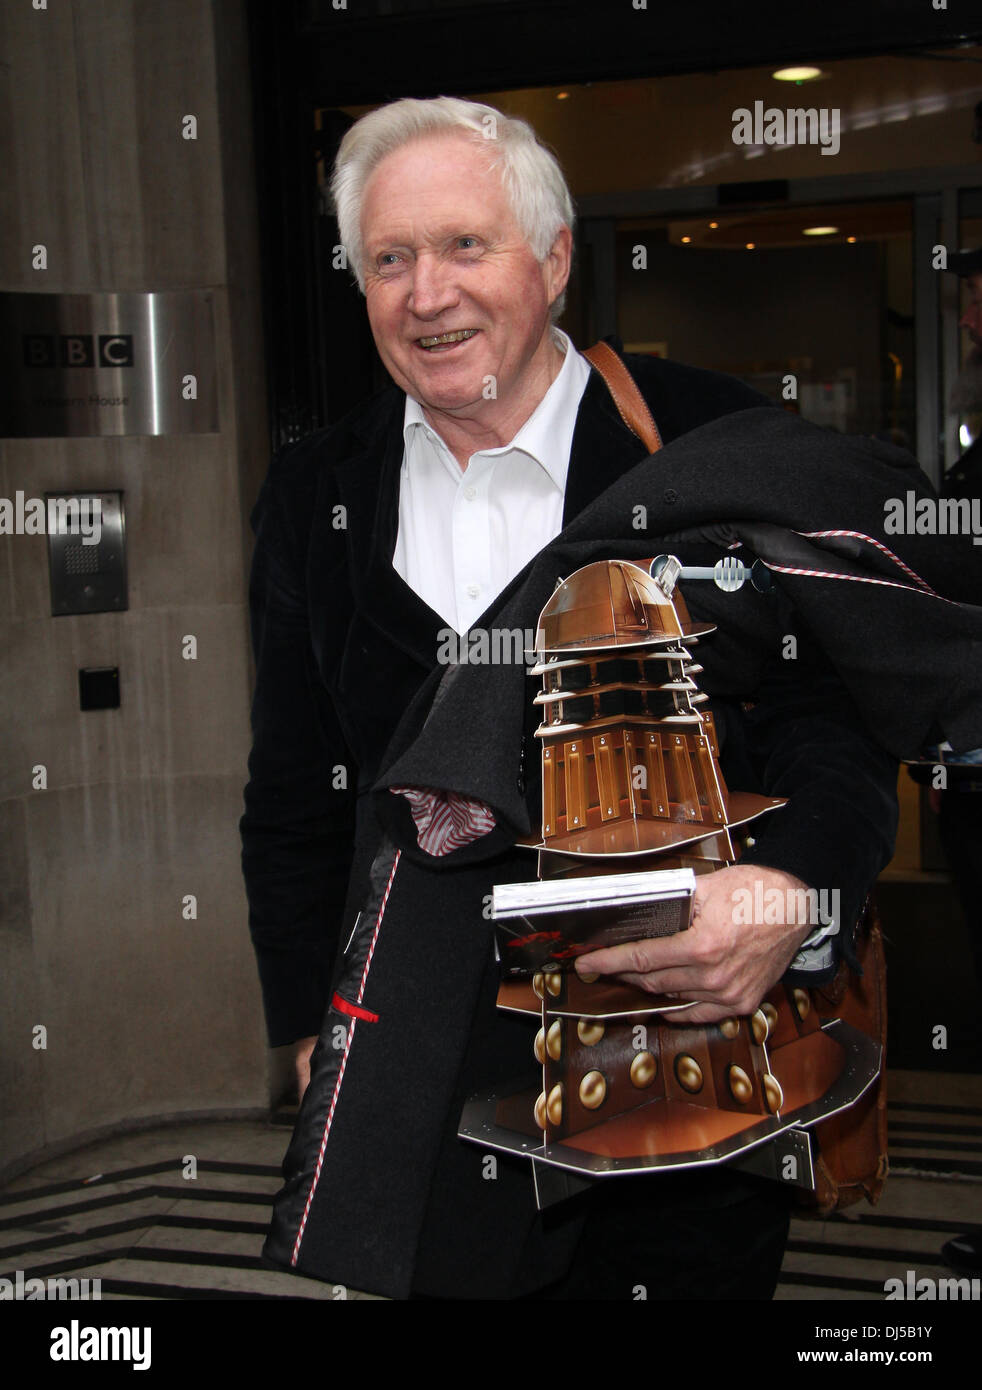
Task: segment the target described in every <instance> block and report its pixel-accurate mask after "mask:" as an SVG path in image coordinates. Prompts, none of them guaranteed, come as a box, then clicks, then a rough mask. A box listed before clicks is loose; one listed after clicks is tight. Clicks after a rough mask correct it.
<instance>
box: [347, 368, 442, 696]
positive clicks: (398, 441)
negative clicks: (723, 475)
mask: <svg viewBox="0 0 982 1390" xmlns="http://www.w3.org/2000/svg"><path fill="white" fill-rule="evenodd" d="M388 396H390V397H391V400H390V399H389V398H388V397H386V398H385V399H384V400H383V401H382V402H380V409H379V410H378V411H376V412H373V414H372V417H371V422H370V425H369V428H367V429H366V432H365V434H364V436H363V438H364V447H363V449H362V450H361V451H360V452H356V453H354V454H352V455H349V457H348V458H346V459H345V460H344V462H343V463H342V464H340V465H339V466H338V467H337V469H336V470H335V477H336V479H337V484H338V491H339V495H340V499H341V501H342V503H343V504H344V506H345V507H346V508H347V528H348V565H349V572H350V582H351V588H352V592H353V595H354V599H355V605H356V607H357V609H358V611H359V612H360V613H361V615H362V617H363V618H365V619H367V620H368V621H369V622H370V623H371V624H372V625H373V626H374V627H376V628H377V629H378V630H379V631H380V632H381V633H382V634H383V635H384V636H385V637H386V638H387V639H388V640H389V641H390V642H391V643H392V644H393V646H395V647H398V648H399V649H400V650H401V651H403V652H405V653H407V654H408V655H409V656H411V657H412V658H413V659H414V660H416V661H418V662H419V663H420V664H421V665H422V666H424V667H425V668H426V669H427V670H428V669H430V668H431V667H432V666H433V665H434V664H435V661H436V653H437V649H438V646H439V641H440V638H439V633H440V631H441V630H443V629H445V628H446V626H447V624H446V619H444V618H443V617H442V616H441V615H440V614H439V613H435V612H434V611H433V609H432V608H430V606H429V604H427V603H425V602H424V601H423V600H422V599H421V598H420V597H419V595H418V594H417V593H415V591H414V590H412V589H411V588H410V587H409V585H408V584H407V583H406V581H405V580H404V579H403V578H402V576H401V575H400V574H398V573H397V571H396V570H395V569H393V567H392V556H393V555H394V553H395V547H396V538H397V536H398V532H399V482H400V478H399V474H400V469H401V467H402V455H403V438H402V412H403V402H404V399H405V398H404V396H403V395H402V393H401V392H397V391H395V390H393V391H391V392H390V393H388Z"/></svg>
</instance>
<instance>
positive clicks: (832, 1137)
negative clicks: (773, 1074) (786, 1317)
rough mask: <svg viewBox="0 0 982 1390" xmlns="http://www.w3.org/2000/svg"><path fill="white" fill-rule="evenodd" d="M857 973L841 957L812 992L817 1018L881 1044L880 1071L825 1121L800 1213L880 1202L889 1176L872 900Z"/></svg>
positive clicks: (878, 939)
mask: <svg viewBox="0 0 982 1390" xmlns="http://www.w3.org/2000/svg"><path fill="white" fill-rule="evenodd" d="M856 957H857V959H858V961H859V964H860V965H861V967H862V970H863V973H862V975H861V976H860V975H857V974H856V973H855V972H854V971H853V970H851V969H850V968H849V966H848V965H847V964H846V962H845V961H841V962H840V964H839V969H838V971H837V972H836V974H835V977H834V978H833V979H832V980H831V981H830V982H829V984H828V985H826V986H824V987H823V988H814V989H812V991H811V996H812V1001H813V1003H814V1005H815V1008H816V1010H817V1011H818V1016H819V1018H841V1019H842V1020H843V1021H844V1022H845V1023H850V1024H852V1026H853V1027H854V1028H858V1029H859V1031H860V1032H861V1033H865V1034H866V1035H867V1036H868V1037H870V1038H874V1039H876V1040H877V1041H878V1042H879V1044H880V1049H881V1051H880V1074H879V1076H878V1077H877V1078H876V1080H875V1081H874V1082H873V1084H872V1086H871V1087H870V1088H869V1090H868V1091H867V1092H866V1094H865V1095H864V1096H862V1097H861V1098H860V1099H859V1100H858V1101H857V1102H856V1104H855V1105H852V1106H850V1107H849V1109H848V1110H844V1111H843V1112H842V1113H841V1114H840V1115H833V1116H832V1118H831V1119H829V1120H823V1121H822V1122H821V1123H820V1124H818V1125H815V1126H814V1128H813V1129H812V1131H811V1134H812V1137H813V1140H814V1141H815V1145H814V1147H815V1150H816V1151H817V1152H816V1153H815V1157H814V1167H815V1190H814V1191H813V1192H802V1193H800V1195H799V1196H798V1199H797V1203H796V1205H797V1210H798V1215H799V1216H816V1217H824V1216H828V1215H829V1213H830V1212H833V1211H837V1210H839V1209H841V1208H842V1207H848V1206H851V1205H852V1204H853V1203H854V1202H858V1201H860V1200H861V1199H862V1198H863V1197H865V1198H866V1200H867V1201H868V1202H871V1203H876V1202H878V1201H879V1199H880V1194H881V1193H882V1192H883V1186H884V1183H885V1182H886V1180H887V1172H888V1170H889V1162H888V1158H887V1080H886V1047H887V980H886V974H887V972H886V961H885V959H884V955H883V935H882V933H881V931H880V923H879V918H878V917H877V914H876V908H875V906H874V905H873V903H872V901H869V902H867V906H866V912H865V914H864V916H863V918H862V920H861V922H860V926H859V931H858V933H857V941H856Z"/></svg>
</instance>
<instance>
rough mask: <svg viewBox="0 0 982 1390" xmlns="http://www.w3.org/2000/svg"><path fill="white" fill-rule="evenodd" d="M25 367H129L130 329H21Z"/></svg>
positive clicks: (131, 360) (131, 344)
mask: <svg viewBox="0 0 982 1390" xmlns="http://www.w3.org/2000/svg"><path fill="white" fill-rule="evenodd" d="M23 342H24V366H25V367H132V365H133V334H132V333H99V334H92V333H25V334H24V337H23Z"/></svg>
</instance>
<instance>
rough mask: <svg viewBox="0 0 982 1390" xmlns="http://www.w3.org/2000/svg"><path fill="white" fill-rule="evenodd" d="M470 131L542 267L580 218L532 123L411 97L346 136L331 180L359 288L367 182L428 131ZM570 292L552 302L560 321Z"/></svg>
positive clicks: (471, 104) (446, 100)
mask: <svg viewBox="0 0 982 1390" xmlns="http://www.w3.org/2000/svg"><path fill="white" fill-rule="evenodd" d="M453 133H457V134H461V133H463V134H465V135H467V136H468V137H469V138H470V139H472V140H473V141H474V142H475V143H477V144H480V145H481V146H482V147H483V148H484V149H486V150H487V151H488V153H489V155H490V165H491V167H492V168H496V169H497V170H498V171H499V174H500V177H501V182H502V186H503V187H504V190H505V194H506V196H507V198H508V201H509V203H510V204H511V209H512V213H513V215H514V218H515V221H516V222H517V223H518V225H519V227H520V228H521V230H522V233H523V234H524V236H525V239H526V241H527V242H528V244H529V248H530V250H531V252H532V254H533V256H535V258H536V260H537V261H539V263H540V264H541V263H542V262H543V261H544V260H545V258H546V256H547V255H548V254H549V252H550V250H551V249H552V245H553V243H554V242H555V240H556V237H557V235H558V234H559V230H560V228H561V227H563V226H564V225H565V226H567V227H569V228H570V229H571V230H572V228H573V225H574V223H575V220H576V215H575V213H574V211H573V199H572V197H571V196H570V191H569V188H568V187H567V184H566V180H565V178H564V177H563V171H562V170H561V169H560V167H559V162H558V161H557V159H556V157H555V155H553V154H552V153H551V151H549V150H548V149H546V147H545V145H543V144H542V143H541V142H540V141H539V139H538V137H537V135H536V134H535V131H534V130H533V129H532V127H531V126H530V125H529V124H528V122H527V121H522V120H519V119H518V117H516V116H505V115H503V113H502V112H500V111H496V110H495V108H494V107H493V106H484V105H483V104H482V103H480V102H476V101H462V100H461V99H460V98H458V97H434V98H432V99H431V100H428V101H417V100H416V99H415V98H412V97H406V98H404V99H403V100H401V101H393V102H390V103H389V104H388V105H387V106H380V107H379V108H378V109H377V110H375V111H370V112H369V113H368V115H367V116H362V118H361V119H360V120H359V121H356V122H355V124H354V125H353V126H352V127H351V129H350V130H349V131H348V132H347V134H346V135H345V137H344V139H343V140H342V141H341V145H340V148H339V149H338V156H337V159H336V160H335V163H334V173H333V175H332V178H331V193H332V195H333V198H334V208H335V212H336V214H337V219H338V229H339V231H340V235H341V244H342V245H343V246H344V249H345V253H346V255H347V259H348V265H349V266H350V268H351V269H352V270H353V271H354V274H355V277H356V279H357V281H358V287H359V289H360V290H361V291H362V292H363V293H364V290H365V267H364V263H363V252H362V243H361V206H362V199H363V197H364V193H365V186H366V185H367V183H368V180H369V178H370V177H371V175H372V174H373V173H374V171H375V169H376V168H377V167H378V165H379V164H380V163H381V162H382V160H383V159H384V158H385V157H386V155H389V154H392V153H393V151H395V150H398V149H400V148H401V147H402V146H403V145H407V144H409V143H410V142H411V141H413V140H419V139H423V138H425V137H426V136H429V135H447V134H453ZM565 301H566V293H565V290H564V291H563V293H562V294H561V295H560V296H559V298H558V299H557V300H556V302H555V304H554V305H553V306H552V317H553V319H554V320H555V319H557V318H558V317H559V315H560V314H561V313H562V311H563V306H564V304H565Z"/></svg>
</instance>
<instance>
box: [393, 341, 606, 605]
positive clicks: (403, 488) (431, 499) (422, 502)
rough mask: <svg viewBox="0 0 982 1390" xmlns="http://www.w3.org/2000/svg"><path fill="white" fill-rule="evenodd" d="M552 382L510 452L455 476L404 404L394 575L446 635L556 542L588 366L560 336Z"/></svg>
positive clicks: (453, 464)
mask: <svg viewBox="0 0 982 1390" xmlns="http://www.w3.org/2000/svg"><path fill="white" fill-rule="evenodd" d="M552 331H553V336H554V340H555V342H556V345H557V347H559V348H561V349H562V351H563V352H564V353H565V357H564V359H563V365H562V367H561V368H560V371H559V374H558V376H557V377H556V379H555V381H554V382H553V383H552V385H551V386H550V387H549V390H548V391H547V392H546V394H545V395H544V396H543V398H542V400H541V401H540V402H539V404H538V405H537V406H536V408H535V410H534V411H533V412H532V414H531V415H530V416H529V418H528V419H527V420H526V421H525V424H524V425H523V426H522V427H521V429H520V430H519V431H518V433H517V434H516V435H515V438H514V439H513V440H512V441H511V443H510V444H504V445H502V446H500V447H499V448H497V449H479V450H478V451H477V452H476V453H474V454H471V456H470V458H469V460H468V462H467V467H466V468H463V469H462V468H461V466H460V464H459V463H458V462H457V460H456V459H455V458H454V456H453V454H452V453H451V452H450V450H449V448H448V447H447V445H446V444H445V443H444V441H443V440H442V439H441V438H440V436H439V435H438V434H437V432H436V430H434V429H433V428H432V426H430V425H429V424H428V423H427V421H426V420H425V419H424V417H423V408H422V406H421V405H420V404H419V402H418V401H415V400H413V398H412V397H411V396H407V397H406V412H405V419H404V423H403V439H404V442H405V452H404V454H403V460H402V472H401V474H400V484H399V535H398V538H397V540H396V548H395V554H394V555H393V557H392V564H393V566H394V568H395V569H396V570H397V571H398V573H399V574H400V575H402V577H403V579H404V580H405V581H406V583H407V584H408V585H409V587H410V588H411V589H413V590H415V592H416V593H417V594H418V595H419V597H420V598H421V599H423V600H424V601H425V602H426V603H428V604H429V606H430V607H431V608H432V609H433V610H434V611H435V612H437V613H439V614H440V616H441V617H443V618H444V619H446V621H447V623H448V624H449V626H450V627H452V628H453V629H454V630H455V631H456V632H458V633H464V632H466V631H467V630H468V629H469V628H470V626H471V624H472V623H473V622H474V621H475V619H477V618H478V617H479V616H480V615H481V614H482V613H483V612H484V610H485V609H486V608H487V607H488V605H489V604H490V603H492V602H493V601H494V600H495V599H496V598H497V596H498V595H499V594H500V593H501V591H502V589H504V588H505V586H506V585H507V584H508V583H509V581H510V580H512V579H514V577H515V575H516V574H518V572H519V570H521V569H522V568H523V567H524V566H525V565H526V564H527V563H528V561H529V560H531V558H532V556H533V555H536V554H537V553H538V552H539V551H540V550H541V549H542V547H543V546H544V545H548V543H549V542H550V541H551V540H553V539H554V538H555V537H556V536H558V535H559V532H560V531H561V530H562V522H563V502H564V499H565V495H566V474H567V471H568V469H569V455H570V449H571V447H572V443H573V430H574V429H575V427H576V416H577V412H578V410H579V408H580V400H581V398H582V396H583V392H584V391H585V390H586V384H587V381H588V380H589V378H590V365H589V363H588V362H587V360H586V358H585V357H583V356H581V354H580V353H578V352H577V351H576V349H575V348H574V347H573V344H572V343H571V342H570V340H569V338H568V337H567V336H566V334H565V333H563V332H562V331H561V330H560V329H558V328H557V329H553V330H552Z"/></svg>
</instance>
